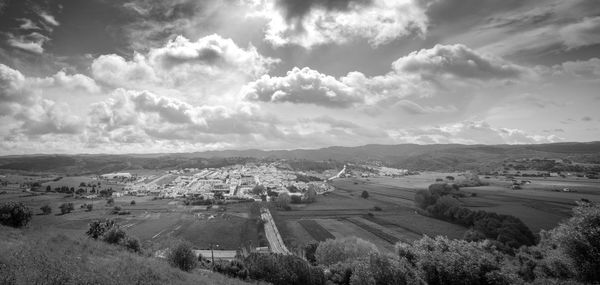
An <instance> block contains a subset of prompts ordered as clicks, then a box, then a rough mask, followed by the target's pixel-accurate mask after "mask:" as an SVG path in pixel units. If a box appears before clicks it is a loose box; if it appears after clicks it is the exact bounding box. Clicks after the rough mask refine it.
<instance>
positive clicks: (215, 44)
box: [92, 35, 278, 91]
mask: <svg viewBox="0 0 600 285" xmlns="http://www.w3.org/2000/svg"><path fill="white" fill-rule="evenodd" d="M276 62H278V61H277V60H276V59H273V58H269V57H264V56H262V55H260V54H259V53H258V52H257V50H256V48H254V47H253V46H249V47H248V48H241V47H239V46H238V45H236V44H235V43H234V42H233V41H232V40H231V39H225V38H222V37H221V36H219V35H209V36H206V37H203V38H200V39H198V40H197V41H195V42H194V41H190V40H188V39H186V38H185V37H182V36H178V37H177V38H175V39H173V40H171V41H169V42H168V43H167V44H166V45H165V46H163V47H160V48H153V49H150V51H149V52H148V53H147V54H145V55H144V54H140V53H136V54H134V56H133V58H132V59H131V60H127V59H125V58H123V57H121V56H119V55H115V54H111V55H102V56H99V57H98V58H96V59H94V61H93V63H92V75H93V77H94V78H95V79H96V80H98V81H100V82H103V83H104V84H107V85H110V86H115V87H126V88H129V89H137V88H139V87H140V86H144V89H149V88H150V89H151V88H152V87H153V86H155V87H174V86H176V87H178V88H180V89H185V88H186V87H187V86H197V87H201V88H202V89H204V90H205V91H206V88H207V86H211V85H217V87H215V90H209V91H217V90H223V89H226V88H229V87H231V86H235V85H236V84H240V85H241V84H243V83H245V82H246V81H247V80H248V79H255V78H257V77H258V76H260V75H262V74H265V73H266V72H267V71H268V70H269V68H270V67H271V66H272V65H273V64H275V63H276Z"/></svg>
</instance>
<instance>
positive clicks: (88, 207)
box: [85, 204, 94, 212]
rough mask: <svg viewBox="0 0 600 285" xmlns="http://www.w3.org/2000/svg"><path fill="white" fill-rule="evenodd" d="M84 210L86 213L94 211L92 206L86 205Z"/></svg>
mask: <svg viewBox="0 0 600 285" xmlns="http://www.w3.org/2000/svg"><path fill="white" fill-rule="evenodd" d="M85 208H86V210H87V211H88V212H91V211H92V210H93V209H94V205H93V204H87V205H85Z"/></svg>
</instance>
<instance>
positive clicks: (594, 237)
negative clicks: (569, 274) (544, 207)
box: [546, 202, 600, 283]
mask: <svg viewBox="0 0 600 285" xmlns="http://www.w3.org/2000/svg"><path fill="white" fill-rule="evenodd" d="M599 229H600V205H599V204H597V203H585V202H578V206H577V207H576V208H575V209H573V217H571V218H570V219H569V220H567V221H566V222H564V223H561V224H560V225H559V226H558V227H556V228H555V229H553V230H552V231H550V232H549V235H548V237H547V238H546V239H547V240H548V241H547V242H548V243H552V244H553V245H554V246H557V247H558V248H559V250H560V251H562V252H563V253H564V254H565V255H566V256H567V257H569V259H570V260H571V261H572V262H573V263H574V265H575V270H576V272H577V279H579V280H581V281H583V282H588V283H598V282H600V230H599Z"/></svg>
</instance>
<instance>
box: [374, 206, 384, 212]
mask: <svg viewBox="0 0 600 285" xmlns="http://www.w3.org/2000/svg"><path fill="white" fill-rule="evenodd" d="M373 211H377V212H381V211H383V209H381V207H379V206H375V207H373Z"/></svg>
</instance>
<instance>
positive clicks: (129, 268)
mask: <svg viewBox="0 0 600 285" xmlns="http://www.w3.org/2000/svg"><path fill="white" fill-rule="evenodd" d="M0 284H247V283H245V282H243V281H240V280H238V279H231V278H228V277H225V276H223V275H220V274H216V273H212V272H206V271H201V270H195V271H192V272H190V273H187V272H183V271H181V270H179V269H176V268H173V267H171V266H170V265H169V264H168V263H167V262H166V261H164V260H161V259H157V258H153V257H148V256H143V255H138V254H135V253H130V252H127V251H125V250H124V249H123V248H122V247H117V246H113V245H109V244H106V243H103V242H99V241H94V240H91V239H88V238H87V237H83V236H81V237H68V236H66V235H64V234H61V233H55V232H51V231H49V230H46V231H36V232H34V231H31V230H27V229H25V230H17V229H13V228H9V227H4V226H0Z"/></svg>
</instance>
